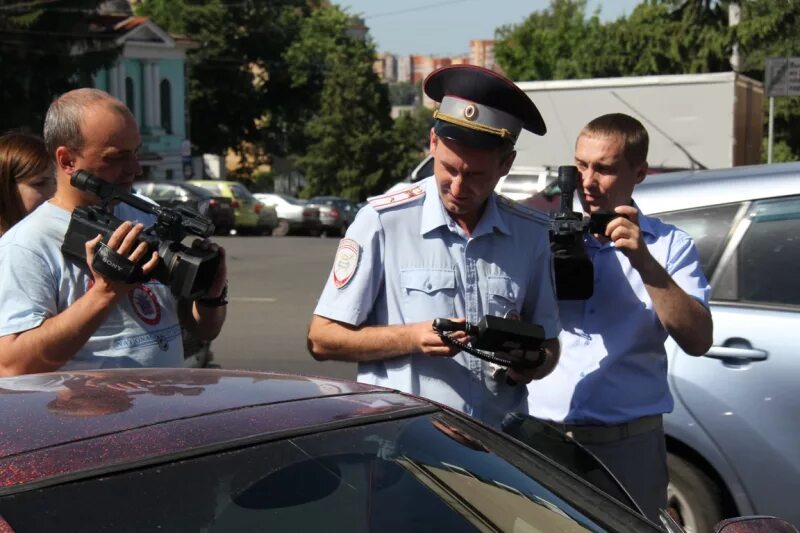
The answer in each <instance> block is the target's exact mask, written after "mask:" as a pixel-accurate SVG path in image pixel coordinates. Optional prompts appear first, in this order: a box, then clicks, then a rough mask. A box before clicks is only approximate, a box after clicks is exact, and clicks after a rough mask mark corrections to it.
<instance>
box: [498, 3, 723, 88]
mask: <svg viewBox="0 0 800 533" xmlns="http://www.w3.org/2000/svg"><path fill="white" fill-rule="evenodd" d="M726 6H727V4H725V5H723V4H722V3H720V2H711V1H709V0H683V1H675V0H652V1H649V2H643V3H641V4H639V5H638V6H636V8H635V9H634V11H633V12H632V13H631V15H630V16H629V17H622V18H619V19H617V20H616V21H613V22H609V23H606V24H603V23H601V22H600V19H599V11H597V12H595V13H594V14H593V15H592V16H591V17H589V18H587V15H586V1H585V0H552V2H551V4H550V7H549V8H548V9H545V10H543V11H537V12H534V13H532V14H531V15H530V16H529V17H528V18H527V19H526V20H525V21H524V22H523V23H522V24H519V25H516V26H503V27H501V28H499V29H498V30H497V32H496V33H497V38H498V39H499V42H498V43H497V45H496V52H495V53H496V57H497V59H498V62H499V63H500V65H501V66H502V67H503V69H504V70H505V71H506V72H507V73H508V75H509V76H510V77H511V78H512V79H516V80H556V79H570V78H591V77H612V76H641V75H649V74H678V73H689V72H720V71H725V70H730V63H729V61H728V58H729V57H730V52H731V47H732V42H733V36H732V32H730V31H729V29H728V27H727V7H726Z"/></svg>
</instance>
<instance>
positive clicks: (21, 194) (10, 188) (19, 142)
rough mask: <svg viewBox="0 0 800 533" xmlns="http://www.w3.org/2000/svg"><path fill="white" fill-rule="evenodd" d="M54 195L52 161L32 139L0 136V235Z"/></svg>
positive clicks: (38, 140)
mask: <svg viewBox="0 0 800 533" xmlns="http://www.w3.org/2000/svg"><path fill="white" fill-rule="evenodd" d="M54 193H55V175H54V166H53V160H52V158H51V157H50V156H49V154H48V153H47V149H46V148H45V145H44V141H43V140H42V139H41V138H40V137H37V136H35V135H29V134H27V133H21V132H10V133H6V134H5V135H2V136H0V234H2V233H5V232H6V231H7V230H8V229H9V228H10V227H11V226H13V225H14V224H16V223H17V222H19V221H20V220H22V218H23V217H24V216H25V215H27V214H28V213H30V212H31V211H33V210H34V209H36V208H37V207H38V206H39V205H41V204H42V203H43V202H45V201H46V200H47V199H49V198H50V197H51V196H53V194H54Z"/></svg>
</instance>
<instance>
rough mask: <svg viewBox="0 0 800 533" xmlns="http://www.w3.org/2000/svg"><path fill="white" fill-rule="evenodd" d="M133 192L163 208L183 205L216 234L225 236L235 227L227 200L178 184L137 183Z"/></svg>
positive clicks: (171, 182)
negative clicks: (207, 220)
mask: <svg viewBox="0 0 800 533" xmlns="http://www.w3.org/2000/svg"><path fill="white" fill-rule="evenodd" d="M133 191H134V192H135V193H138V194H142V195H144V196H147V197H148V198H150V199H151V200H153V201H155V202H157V203H158V204H159V205H162V206H165V207H176V206H185V207H189V208H190V209H194V210H195V211H197V212H198V213H201V214H203V215H206V216H207V217H209V218H210V219H211V221H212V222H213V223H214V230H215V232H216V234H217V235H227V234H228V233H229V232H230V230H231V228H233V226H234V224H235V218H234V213H233V206H232V204H231V199H230V198H227V197H225V196H221V195H214V193H212V192H211V191H208V190H206V189H204V188H202V187H198V186H196V185H192V184H190V183H186V182H181V181H137V182H135V183H134V184H133Z"/></svg>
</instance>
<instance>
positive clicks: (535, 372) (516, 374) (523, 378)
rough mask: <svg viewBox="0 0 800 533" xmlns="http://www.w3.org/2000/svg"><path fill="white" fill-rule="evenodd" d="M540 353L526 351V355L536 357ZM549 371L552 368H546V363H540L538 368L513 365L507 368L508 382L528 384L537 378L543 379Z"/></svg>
mask: <svg viewBox="0 0 800 533" xmlns="http://www.w3.org/2000/svg"><path fill="white" fill-rule="evenodd" d="M518 351H521V350H518ZM538 354H539V352H528V353H526V357H528V358H536V357H538ZM549 373H550V369H549V368H546V365H539V366H537V367H536V368H521V367H513V366H512V367H509V368H508V370H506V377H507V381H506V382H507V383H508V384H509V385H527V384H528V383H530V382H531V381H533V380H535V379H542V378H543V377H545V376H546V375H547V374H549Z"/></svg>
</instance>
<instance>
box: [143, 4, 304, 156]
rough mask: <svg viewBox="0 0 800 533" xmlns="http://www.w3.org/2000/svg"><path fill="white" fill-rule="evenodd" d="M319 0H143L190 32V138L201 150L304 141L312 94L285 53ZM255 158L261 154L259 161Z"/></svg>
mask: <svg viewBox="0 0 800 533" xmlns="http://www.w3.org/2000/svg"><path fill="white" fill-rule="evenodd" d="M319 3H320V2H315V1H308V0H249V1H247V2H239V3H230V2H223V1H222V0H209V1H199V0H144V1H143V2H141V3H140V4H139V7H138V8H137V13H138V14H141V15H145V16H150V17H152V18H153V20H154V21H155V22H156V23H157V24H159V25H160V26H162V27H164V28H165V29H167V30H168V31H170V32H174V33H178V34H183V35H187V36H189V37H190V38H191V39H193V40H194V41H195V42H196V43H197V44H198V47H197V48H196V49H195V50H192V51H190V52H189V54H188V58H187V63H188V67H189V68H188V76H189V109H190V122H191V139H192V142H193V144H195V145H196V146H197V147H198V149H199V150H200V151H201V152H212V153H224V152H225V151H226V150H227V149H228V148H232V149H234V150H235V151H239V152H240V153H241V152H242V151H243V150H244V149H245V148H244V147H245V146H256V148H257V150H256V152H257V153H258V154H261V155H262V157H263V155H264V154H279V155H284V154H287V153H289V152H291V151H292V149H293V148H294V147H295V145H297V144H298V143H302V137H303V128H302V124H303V122H304V120H305V119H306V118H307V117H308V110H307V108H306V105H305V104H306V100H307V97H308V95H307V94H306V93H305V91H303V90H302V88H300V89H298V88H296V87H294V86H293V84H292V79H291V78H290V76H289V74H288V72H289V66H288V65H287V63H286V59H285V58H284V54H285V52H286V51H287V49H288V48H289V46H290V45H291V44H292V43H293V41H294V40H295V39H296V37H297V35H298V32H299V31H300V28H301V25H302V21H303V20H304V18H305V17H307V16H308V14H309V12H310V11H311V10H312V9H313V8H314V7H315V6H317V5H318V4H319ZM257 163H258V162H257Z"/></svg>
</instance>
